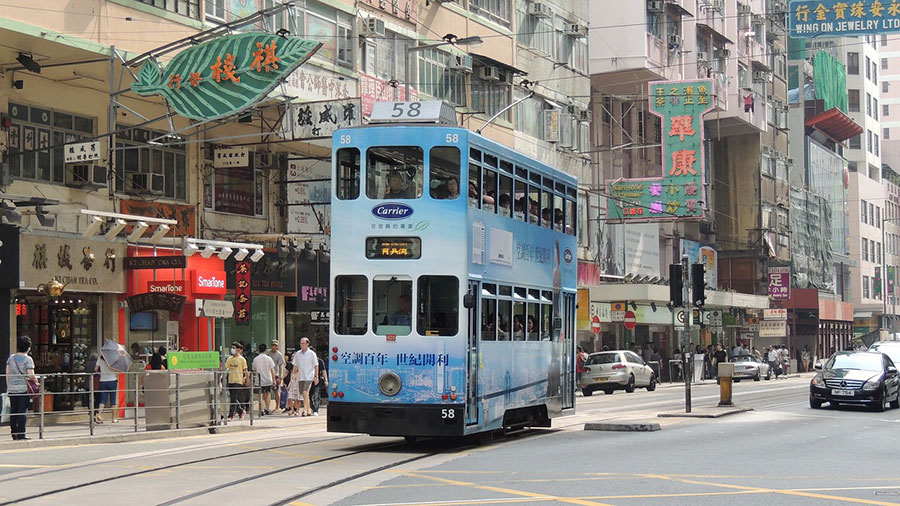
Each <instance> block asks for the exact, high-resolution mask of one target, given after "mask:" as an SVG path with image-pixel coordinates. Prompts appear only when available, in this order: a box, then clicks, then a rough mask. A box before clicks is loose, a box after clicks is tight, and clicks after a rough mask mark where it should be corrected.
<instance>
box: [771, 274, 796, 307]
mask: <svg viewBox="0 0 900 506" xmlns="http://www.w3.org/2000/svg"><path fill="white" fill-rule="evenodd" d="M769 298H771V299H776V300H787V299H790V298H791V268H790V267H769Z"/></svg>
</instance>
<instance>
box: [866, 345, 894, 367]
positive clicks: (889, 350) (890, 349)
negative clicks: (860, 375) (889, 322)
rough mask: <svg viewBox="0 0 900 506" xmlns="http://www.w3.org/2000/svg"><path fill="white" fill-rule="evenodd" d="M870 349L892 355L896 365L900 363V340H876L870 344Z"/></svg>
mask: <svg viewBox="0 0 900 506" xmlns="http://www.w3.org/2000/svg"><path fill="white" fill-rule="evenodd" d="M869 351H878V352H881V353H884V354H885V355H887V356H889V357H891V361H892V362H893V363H894V365H895V366H896V365H897V364H900V341H875V342H874V343H872V346H869Z"/></svg>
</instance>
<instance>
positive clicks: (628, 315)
mask: <svg viewBox="0 0 900 506" xmlns="http://www.w3.org/2000/svg"><path fill="white" fill-rule="evenodd" d="M622 321H624V322H625V328H626V329H628V330H631V329H633V328H634V325H635V324H636V323H637V319H636V318H635V317H634V313H633V312H631V311H626V312H625V318H624V320H622Z"/></svg>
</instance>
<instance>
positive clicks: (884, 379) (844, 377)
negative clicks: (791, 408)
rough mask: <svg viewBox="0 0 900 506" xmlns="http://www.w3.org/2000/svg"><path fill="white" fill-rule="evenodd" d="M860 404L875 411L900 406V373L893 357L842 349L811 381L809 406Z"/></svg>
mask: <svg viewBox="0 0 900 506" xmlns="http://www.w3.org/2000/svg"><path fill="white" fill-rule="evenodd" d="M825 402H830V403H831V405H832V406H835V405H837V404H857V405H866V406H870V407H871V408H872V409H874V410H876V411H884V410H885V408H886V406H887V405H888V404H890V407H891V408H895V409H896V408H900V374H898V373H897V368H896V367H894V363H893V362H892V361H891V359H890V357H888V356H887V355H885V354H883V353H875V352H870V351H856V352H854V351H840V352H838V353H835V354H834V355H832V356H831V358H830V359H828V361H827V362H825V365H824V366H823V367H822V368H821V369H820V371H819V373H818V374H816V376H815V377H814V378H813V379H812V382H811V383H810V384H809V406H810V407H811V408H820V407H822V403H825Z"/></svg>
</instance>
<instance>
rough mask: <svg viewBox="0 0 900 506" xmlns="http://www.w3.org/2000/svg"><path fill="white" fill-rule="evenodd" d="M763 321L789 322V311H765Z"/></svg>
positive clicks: (782, 309)
mask: <svg viewBox="0 0 900 506" xmlns="http://www.w3.org/2000/svg"><path fill="white" fill-rule="evenodd" d="M763 320H770V321H777V320H782V321H787V309H784V308H776V309H763Z"/></svg>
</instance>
